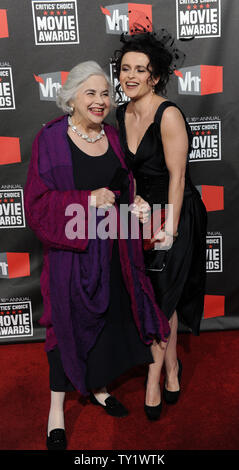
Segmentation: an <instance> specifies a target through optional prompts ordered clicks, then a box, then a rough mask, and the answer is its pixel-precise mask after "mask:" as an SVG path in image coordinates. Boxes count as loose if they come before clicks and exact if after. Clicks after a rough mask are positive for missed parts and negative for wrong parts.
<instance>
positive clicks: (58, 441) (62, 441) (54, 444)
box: [46, 428, 67, 450]
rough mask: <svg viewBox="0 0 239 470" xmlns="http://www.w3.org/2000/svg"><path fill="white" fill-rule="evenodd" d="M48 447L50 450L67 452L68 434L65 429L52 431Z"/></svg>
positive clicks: (47, 440)
mask: <svg viewBox="0 0 239 470" xmlns="http://www.w3.org/2000/svg"><path fill="white" fill-rule="evenodd" d="M46 446H47V449H48V450H65V449H66V447H67V441H66V433H65V430H64V429H61V428H56V429H52V431H51V432H50V433H49V436H48V435H47V439H46Z"/></svg>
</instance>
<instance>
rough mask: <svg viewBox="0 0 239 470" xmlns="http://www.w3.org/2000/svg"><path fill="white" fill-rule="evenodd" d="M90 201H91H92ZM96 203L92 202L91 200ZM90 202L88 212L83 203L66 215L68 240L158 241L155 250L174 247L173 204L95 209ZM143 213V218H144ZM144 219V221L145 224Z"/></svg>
mask: <svg viewBox="0 0 239 470" xmlns="http://www.w3.org/2000/svg"><path fill="white" fill-rule="evenodd" d="M89 199H90V198H89ZM90 201H91V204H92V199H91V200H90ZM91 204H90V203H89V202H88V210H87V211H85V208H84V207H83V206H82V205H81V204H79V203H73V204H69V205H68V206H67V208H66V210H65V216H67V217H69V220H68V221H67V222H66V225H65V235H66V237H67V238H68V240H75V239H76V238H78V239H81V240H83V239H85V238H86V237H87V238H88V239H90V240H95V239H96V238H100V239H101V240H106V239H107V238H110V239H117V238H120V239H129V238H130V239H133V240H135V239H139V238H143V240H148V241H149V240H151V241H152V240H154V242H155V243H154V249H159V250H168V249H169V248H171V246H172V244H173V205H172V204H165V205H164V206H161V204H154V205H153V206H152V207H150V206H149V205H146V209H145V206H144V209H143V208H142V210H141V207H140V206H137V205H135V204H134V203H133V204H130V205H128V204H119V205H117V206H116V205H110V206H100V207H98V208H97V207H95V206H94V205H91ZM140 214H141V217H140ZM142 219H143V222H142Z"/></svg>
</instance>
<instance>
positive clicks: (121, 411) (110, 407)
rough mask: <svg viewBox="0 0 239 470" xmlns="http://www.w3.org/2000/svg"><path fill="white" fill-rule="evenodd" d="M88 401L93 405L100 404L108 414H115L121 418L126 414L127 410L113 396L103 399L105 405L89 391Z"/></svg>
mask: <svg viewBox="0 0 239 470" xmlns="http://www.w3.org/2000/svg"><path fill="white" fill-rule="evenodd" d="M90 401H91V403H93V405H99V406H102V408H103V409H104V410H105V412H106V413H108V415H110V416H115V417H117V418H122V417H123V416H128V414H129V412H128V410H127V409H126V408H125V407H124V405H122V403H120V402H119V401H118V400H117V399H116V398H115V397H113V396H111V395H110V396H109V397H108V398H106V400H105V405H102V404H101V403H100V402H99V401H98V400H97V399H96V398H95V395H94V394H93V393H92V392H90Z"/></svg>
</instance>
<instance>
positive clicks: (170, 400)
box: [163, 359, 183, 405]
mask: <svg viewBox="0 0 239 470" xmlns="http://www.w3.org/2000/svg"><path fill="white" fill-rule="evenodd" d="M182 369H183V366H182V363H181V361H180V359H178V382H179V385H180V382H181V377H182ZM180 391H181V390H180V389H179V390H177V391H176V392H170V391H169V390H167V389H166V386H165V382H164V388H163V398H164V400H165V401H166V403H167V404H168V405H174V404H175V403H177V401H178V399H179V395H180Z"/></svg>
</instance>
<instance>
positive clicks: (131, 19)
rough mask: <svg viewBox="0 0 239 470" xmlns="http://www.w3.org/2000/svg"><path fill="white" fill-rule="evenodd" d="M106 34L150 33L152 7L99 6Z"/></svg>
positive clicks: (123, 4)
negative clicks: (103, 16) (103, 17)
mask: <svg viewBox="0 0 239 470" xmlns="http://www.w3.org/2000/svg"><path fill="white" fill-rule="evenodd" d="M101 11H102V13H103V15H105V21H106V33H107V34H122V33H129V34H135V33H137V32H143V31H144V30H145V31H152V5H144V4H139V3H120V4H117V5H107V6H106V7H102V6H101Z"/></svg>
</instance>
